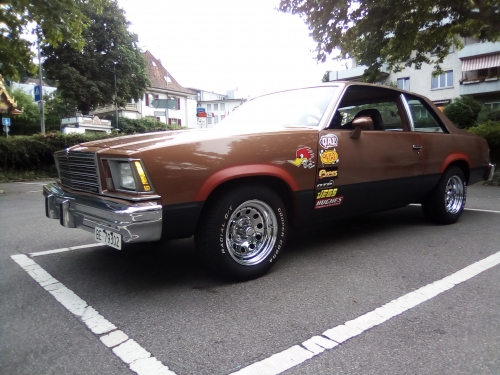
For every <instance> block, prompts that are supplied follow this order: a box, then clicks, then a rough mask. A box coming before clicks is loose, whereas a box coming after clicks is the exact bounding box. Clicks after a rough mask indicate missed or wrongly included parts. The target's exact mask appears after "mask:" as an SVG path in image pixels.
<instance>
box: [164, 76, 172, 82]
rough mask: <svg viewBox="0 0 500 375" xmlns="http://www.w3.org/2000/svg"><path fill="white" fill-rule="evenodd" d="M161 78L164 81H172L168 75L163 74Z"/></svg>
mask: <svg viewBox="0 0 500 375" xmlns="http://www.w3.org/2000/svg"><path fill="white" fill-rule="evenodd" d="M163 79H164V80H165V82H167V83H170V82H172V80H171V79H170V77H169V76H163Z"/></svg>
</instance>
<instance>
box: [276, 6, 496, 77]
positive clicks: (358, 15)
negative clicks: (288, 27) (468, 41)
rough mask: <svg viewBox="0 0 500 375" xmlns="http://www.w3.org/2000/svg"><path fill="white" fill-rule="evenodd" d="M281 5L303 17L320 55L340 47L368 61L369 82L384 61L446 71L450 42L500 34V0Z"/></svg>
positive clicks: (396, 66)
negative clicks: (444, 63)
mask: <svg viewBox="0 0 500 375" xmlns="http://www.w3.org/2000/svg"><path fill="white" fill-rule="evenodd" d="M279 10H280V11H282V12H286V13H292V14H298V15H299V16H301V17H303V18H304V21H305V22H306V24H307V25H308V26H309V29H310V30H311V31H312V32H311V35H312V37H313V38H314V40H315V41H316V42H317V47H316V52H317V55H316V59H317V60H318V61H325V60H326V58H327V56H328V55H330V54H331V53H332V52H333V51H334V50H335V49H338V50H340V54H339V59H341V58H349V57H353V58H355V59H356V61H357V62H358V63H359V64H363V65H367V66H368V68H367V69H366V71H365V73H364V79H365V80H366V81H369V82H375V81H376V80H377V79H378V77H379V73H380V68H381V66H382V64H383V63H387V64H388V65H389V69H392V70H394V71H400V70H402V69H403V68H404V67H408V66H412V65H415V67H416V68H417V69H418V68H419V67H420V66H421V65H422V64H424V63H425V64H433V65H434V67H435V71H434V73H435V74H441V73H442V69H441V67H440V64H441V63H442V62H443V59H444V58H445V57H446V55H447V54H448V51H449V49H450V47H451V46H455V47H456V48H462V47H463V45H462V42H461V39H460V37H478V38H480V39H481V40H488V41H496V40H498V39H499V36H500V2H499V1H498V0H281V1H280V6H279Z"/></svg>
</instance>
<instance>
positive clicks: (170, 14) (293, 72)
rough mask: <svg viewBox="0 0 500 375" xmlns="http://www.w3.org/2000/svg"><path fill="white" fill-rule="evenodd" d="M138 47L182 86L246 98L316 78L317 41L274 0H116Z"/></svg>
mask: <svg viewBox="0 0 500 375" xmlns="http://www.w3.org/2000/svg"><path fill="white" fill-rule="evenodd" d="M118 4H119V5H120V7H121V8H123V9H124V10H125V12H126V13H125V16H126V18H127V19H128V20H129V21H130V22H131V25H130V27H129V30H130V31H132V32H133V33H135V34H137V35H138V37H139V46H140V48H141V49H142V50H143V51H145V50H149V51H150V52H151V53H152V54H153V55H154V56H155V57H156V58H159V59H160V60H161V62H162V65H163V66H164V67H165V69H167V70H168V72H169V73H170V74H171V75H172V76H173V77H174V78H175V79H176V80H177V82H179V84H180V85H182V86H184V87H192V88H197V89H202V90H206V91H214V92H216V93H219V94H225V93H226V90H234V89H236V88H237V89H238V90H239V91H240V93H242V94H243V95H244V96H245V97H249V96H250V97H253V96H256V95H260V94H264V93H267V92H272V91H277V90H282V89H286V88H290V87H298V86H307V85H316V84H320V83H321V79H322V77H323V74H324V73H325V71H327V70H336V69H339V67H340V66H341V64H340V63H339V62H336V61H335V60H333V59H331V60H329V61H327V62H325V63H317V62H316V60H315V59H314V56H315V53H314V52H313V51H314V49H315V47H316V43H315V42H314V41H313V39H312V37H310V36H309V30H308V28H307V25H306V24H305V23H304V22H303V20H302V19H301V18H300V17H299V16H297V15H291V14H285V13H282V12H279V11H278V10H277V9H276V8H277V7H278V5H279V0H175V1H174V0H118Z"/></svg>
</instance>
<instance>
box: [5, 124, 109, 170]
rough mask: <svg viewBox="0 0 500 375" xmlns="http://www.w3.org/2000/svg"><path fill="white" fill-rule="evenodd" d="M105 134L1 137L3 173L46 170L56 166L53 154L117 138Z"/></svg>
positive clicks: (51, 134) (50, 134)
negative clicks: (86, 143) (80, 144)
mask: <svg viewBox="0 0 500 375" xmlns="http://www.w3.org/2000/svg"><path fill="white" fill-rule="evenodd" d="M115 136H116V134H115V135H107V134H104V133H95V134H62V133H49V134H45V135H42V134H36V135H30V136H15V137H9V138H5V137H0V160H1V162H0V163H1V164H0V165H1V167H0V169H1V170H2V172H4V173H5V172H7V171H12V170H15V171H34V170H46V169H47V168H51V167H52V166H53V165H54V158H53V156H52V154H53V153H54V152H56V151H59V150H63V149H65V148H67V147H70V146H73V145H76V144H79V143H83V142H88V141H93V140H96V139H102V138H110V137H115Z"/></svg>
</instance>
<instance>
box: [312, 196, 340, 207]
mask: <svg viewBox="0 0 500 375" xmlns="http://www.w3.org/2000/svg"><path fill="white" fill-rule="evenodd" d="M343 201H344V197H333V198H322V199H318V200H317V201H316V205H315V206H314V208H315V209H318V208H326V207H333V206H339V205H341V204H342V202H343Z"/></svg>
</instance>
